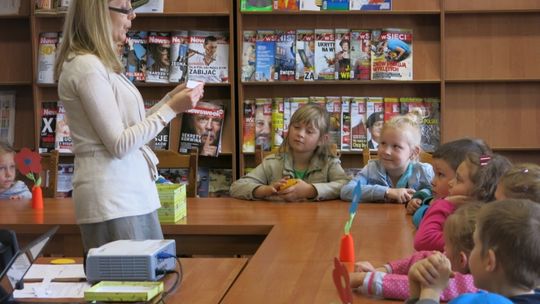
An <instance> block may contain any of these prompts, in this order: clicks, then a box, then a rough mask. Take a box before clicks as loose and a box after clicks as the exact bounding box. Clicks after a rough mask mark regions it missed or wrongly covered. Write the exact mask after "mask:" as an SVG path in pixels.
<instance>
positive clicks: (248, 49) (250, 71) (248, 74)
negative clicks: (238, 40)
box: [242, 31, 257, 81]
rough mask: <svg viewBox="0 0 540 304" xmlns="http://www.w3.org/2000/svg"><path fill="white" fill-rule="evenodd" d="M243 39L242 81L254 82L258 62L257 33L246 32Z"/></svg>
mask: <svg viewBox="0 0 540 304" xmlns="http://www.w3.org/2000/svg"><path fill="white" fill-rule="evenodd" d="M242 37H243V42H242V81H254V80H255V64H256V60H257V57H256V48H255V41H256V40H257V32H256V31H244V32H243V35H242Z"/></svg>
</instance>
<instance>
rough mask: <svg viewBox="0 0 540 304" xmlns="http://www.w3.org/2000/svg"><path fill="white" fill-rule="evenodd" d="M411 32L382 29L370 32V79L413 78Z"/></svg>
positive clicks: (407, 30)
mask: <svg viewBox="0 0 540 304" xmlns="http://www.w3.org/2000/svg"><path fill="white" fill-rule="evenodd" d="M412 41H413V32H412V30H409V29H383V30H380V31H379V30H373V31H372V32H371V79H373V80H412V79H413V44H412Z"/></svg>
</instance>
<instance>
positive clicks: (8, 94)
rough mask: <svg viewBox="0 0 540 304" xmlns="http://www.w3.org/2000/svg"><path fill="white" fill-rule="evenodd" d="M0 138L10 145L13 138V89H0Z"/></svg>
mask: <svg viewBox="0 0 540 304" xmlns="http://www.w3.org/2000/svg"><path fill="white" fill-rule="evenodd" d="M0 140H2V141H4V142H7V143H9V144H10V145H11V146H13V142H14V140H15V92H14V91H0Z"/></svg>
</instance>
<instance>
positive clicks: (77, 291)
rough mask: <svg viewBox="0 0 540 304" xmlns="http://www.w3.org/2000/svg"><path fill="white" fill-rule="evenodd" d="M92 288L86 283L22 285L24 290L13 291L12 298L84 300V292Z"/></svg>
mask: <svg viewBox="0 0 540 304" xmlns="http://www.w3.org/2000/svg"><path fill="white" fill-rule="evenodd" d="M90 287H92V285H90V284H89V283H88V282H73V283H72V282H65V283H64V282H62V283H56V282H48V283H24V289H22V290H15V292H14V293H13V297H14V298H15V299H21V298H84V291H85V290H87V289H88V288H90Z"/></svg>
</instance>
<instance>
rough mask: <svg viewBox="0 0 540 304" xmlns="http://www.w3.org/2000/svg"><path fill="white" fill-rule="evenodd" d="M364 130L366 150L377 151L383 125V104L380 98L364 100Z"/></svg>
mask: <svg viewBox="0 0 540 304" xmlns="http://www.w3.org/2000/svg"><path fill="white" fill-rule="evenodd" d="M366 117H367V120H366V128H367V130H368V133H367V134H368V136H367V140H368V148H369V149H370V150H377V147H378V146H379V140H380V137H381V131H382V127H383V124H384V103H383V98H382V97H368V99H367V100H366Z"/></svg>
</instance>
